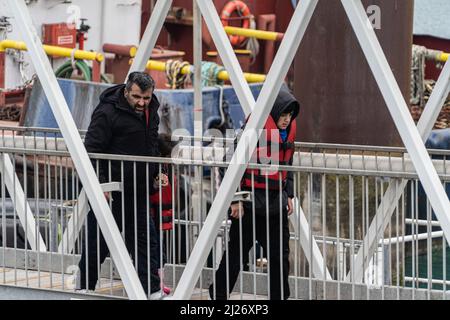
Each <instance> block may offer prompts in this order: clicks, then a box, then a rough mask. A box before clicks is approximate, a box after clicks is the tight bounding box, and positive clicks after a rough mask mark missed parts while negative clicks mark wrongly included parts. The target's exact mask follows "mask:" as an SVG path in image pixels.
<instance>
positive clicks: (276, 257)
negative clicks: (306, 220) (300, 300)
mask: <svg viewBox="0 0 450 320" xmlns="http://www.w3.org/2000/svg"><path fill="white" fill-rule="evenodd" d="M256 212H257V214H255V230H256V234H255V239H256V240H257V241H258V243H260V245H261V246H262V247H263V248H264V253H265V256H266V257H267V256H268V267H269V269H270V273H269V275H270V292H269V293H270V299H271V300H281V299H288V298H289V295H290V290H289V282H288V277H289V236H290V235H289V225H288V217H287V211H284V212H283V213H282V215H283V217H282V219H281V224H280V216H279V214H278V212H277V214H275V215H273V216H272V215H270V216H269V228H268V230H267V221H266V216H264V215H263V214H264V213H265V212H266V211H265V210H256ZM261 212H264V213H261ZM260 214H261V215H260ZM240 223H242V234H241V232H240V229H239V228H240V227H239V224H240ZM267 231H268V232H269V239H267ZM280 234H281V249H280ZM268 240H269V241H268ZM240 241H242V254H243V256H242V262H243V264H242V267H243V268H245V265H247V263H248V261H249V251H250V249H251V248H252V247H253V246H254V244H255V243H254V237H253V214H252V208H251V205H244V216H243V217H242V219H232V223H231V228H230V235H229V243H228V260H229V265H228V266H227V259H226V254H227V253H226V252H224V254H223V257H222V261H221V262H220V266H219V269H218V270H217V272H216V275H215V286H216V288H215V289H216V291H215V298H216V300H227V299H228V297H229V294H230V292H231V291H232V290H233V288H234V285H235V283H236V280H237V277H238V276H239V272H240V271H241V260H240V257H241V256H240ZM267 249H268V250H267ZM280 251H281V252H280ZM267 252H269V254H267ZM281 270H283V273H281ZM227 272H228V289H229V291H230V292H227ZM282 292H283V294H282ZM209 293H210V297H211V299H214V283H213V284H211V286H210V287H209Z"/></svg>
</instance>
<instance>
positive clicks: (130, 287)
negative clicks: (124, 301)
mask: <svg viewBox="0 0 450 320" xmlns="http://www.w3.org/2000/svg"><path fill="white" fill-rule="evenodd" d="M8 4H9V6H10V7H11V9H12V12H13V14H14V17H15V20H16V27H17V28H18V29H19V30H20V31H21V33H22V36H23V38H24V40H25V43H26V44H27V47H28V53H29V54H30V57H31V60H32V62H33V66H34V68H35V69H36V73H37V75H38V77H39V79H40V81H41V83H42V87H43V88H44V91H45V93H46V96H47V98H48V101H49V103H50V106H51V108H52V111H53V114H54V116H55V118H56V121H57V123H58V125H59V128H60V129H61V132H62V135H63V137H64V139H65V141H66V144H67V148H68V150H69V152H70V154H71V157H72V160H73V162H74V165H75V168H76V169H77V172H78V174H79V176H80V180H81V182H82V183H83V187H84V188H85V189H86V194H87V196H88V198H89V201H90V203H91V206H92V208H93V211H94V213H95V216H96V218H97V222H98V224H99V226H100V229H101V231H102V233H103V236H104V238H105V240H106V243H107V244H108V248H109V250H110V253H111V256H112V258H113V259H114V263H115V264H116V266H117V269H118V271H119V274H120V276H121V278H122V281H123V283H124V286H125V288H126V290H127V293H128V296H129V297H130V299H146V294H145V292H144V290H143V288H142V285H141V283H140V281H139V278H138V276H137V273H136V270H135V269H134V267H133V264H132V263H131V259H130V256H129V254H128V251H127V248H126V247H125V244H124V242H123V240H122V237H121V235H120V232H119V228H118V227H117V224H116V222H115V221H114V218H113V216H112V213H111V210H110V208H109V206H108V203H107V202H106V199H105V197H104V196H103V191H102V189H101V187H100V183H99V181H98V179H97V176H96V174H95V171H94V168H93V167H92V164H91V162H90V159H89V157H88V154H87V152H86V149H85V147H84V145H83V142H82V141H81V138H80V136H79V134H78V130H77V127H76V125H75V122H74V121H73V118H72V115H71V114H70V112H69V107H68V106H67V102H66V100H65V99H64V96H63V94H62V92H61V89H60V87H59V85H58V82H57V80H56V77H55V75H54V73H53V70H52V67H51V65H50V62H49V60H48V57H47V56H46V54H45V52H44V49H43V47H42V42H41V40H40V39H39V37H38V35H37V32H36V29H35V28H34V26H33V23H32V20H31V16H30V14H29V12H28V8H27V6H26V4H25V2H24V1H23V0H8Z"/></svg>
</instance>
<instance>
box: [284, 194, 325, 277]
mask: <svg viewBox="0 0 450 320" xmlns="http://www.w3.org/2000/svg"><path fill="white" fill-rule="evenodd" d="M294 208H295V210H294V213H293V214H292V215H291V216H290V217H289V220H290V221H291V224H292V227H293V228H294V230H295V234H296V235H298V236H299V238H300V245H301V247H302V248H303V252H304V254H305V257H306V259H307V260H308V263H311V266H312V272H313V274H314V276H315V277H316V278H317V279H324V280H332V279H333V278H332V277H331V274H330V271H329V270H328V268H324V265H325V264H324V260H323V255H322V252H321V251H320V249H319V246H318V245H317V242H316V241H315V239H314V237H313V238H312V239H311V237H310V226H309V223H308V220H307V219H306V215H305V213H304V212H303V209H302V208H301V206H300V202H299V200H298V199H297V198H295V199H294ZM299 220H300V222H299ZM298 226H300V230H298ZM311 248H312V251H311ZM325 275H326V277H325Z"/></svg>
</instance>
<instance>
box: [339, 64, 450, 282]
mask: <svg viewBox="0 0 450 320" xmlns="http://www.w3.org/2000/svg"><path fill="white" fill-rule="evenodd" d="M449 92H450V60H449V61H447V62H446V64H445V66H444V69H443V70H442V72H441V75H440V76H439V79H438V81H437V83H436V86H435V88H434V90H433V93H432V94H431V97H430V100H429V101H428V103H427V105H426V106H425V111H424V113H423V114H422V116H421V117H420V120H419V123H418V124H417V129H418V130H419V133H420V135H421V137H422V141H423V142H425V141H426V140H427V139H428V137H429V136H430V134H431V131H432V129H433V126H434V124H435V123H436V120H437V118H438V116H439V113H440V111H441V110H442V106H443V105H444V102H445V99H446V98H447V97H448V94H449ZM406 186H407V181H401V182H400V183H398V182H391V183H389V186H388V188H387V189H386V193H385V195H384V196H383V199H382V201H381V203H380V205H379V207H378V209H377V213H376V215H375V217H374V218H373V220H372V223H371V225H370V227H369V230H368V232H367V234H366V236H365V237H364V240H363V247H362V248H361V249H360V250H359V251H358V254H357V255H356V257H355V264H354V266H355V269H354V272H353V275H352V274H351V273H349V274H348V275H347V278H346V279H347V280H348V281H349V280H351V279H354V281H356V282H361V281H362V277H363V274H364V269H365V268H367V267H368V266H369V263H368V261H369V260H370V257H371V256H372V255H373V253H374V252H375V250H376V247H377V245H378V243H379V240H380V239H382V238H383V232H384V230H385V229H386V227H387V226H388V224H389V221H391V217H392V215H393V213H394V212H395V208H396V207H397V204H398V201H399V200H400V198H401V196H402V194H403V190H404V189H405V188H406ZM352 276H353V277H352Z"/></svg>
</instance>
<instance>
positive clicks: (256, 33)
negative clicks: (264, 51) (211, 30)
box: [224, 26, 284, 41]
mask: <svg viewBox="0 0 450 320" xmlns="http://www.w3.org/2000/svg"><path fill="white" fill-rule="evenodd" d="M224 29H225V32H226V33H227V34H228V35H234V36H244V37H247V38H256V39H260V40H268V41H280V40H282V39H283V37H284V34H282V33H278V32H272V31H262V30H255V29H246V28H237V27H229V26H228V27H224Z"/></svg>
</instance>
